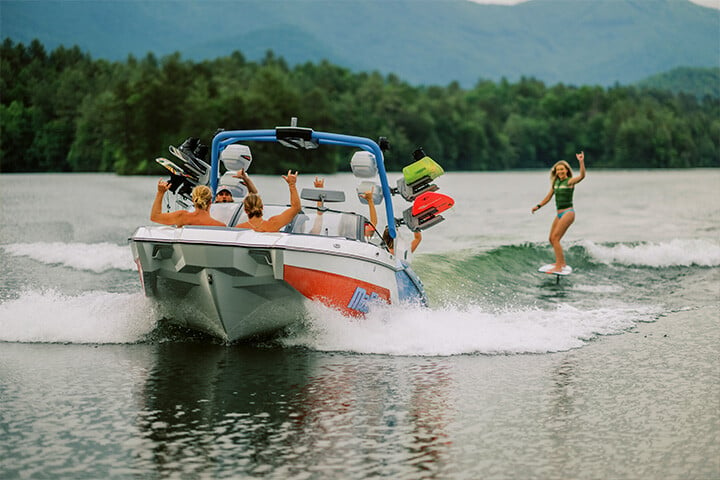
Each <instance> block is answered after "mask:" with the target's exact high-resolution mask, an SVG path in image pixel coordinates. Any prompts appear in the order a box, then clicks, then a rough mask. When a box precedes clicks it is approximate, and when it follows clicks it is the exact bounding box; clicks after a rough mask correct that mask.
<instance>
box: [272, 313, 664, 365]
mask: <svg viewBox="0 0 720 480" xmlns="http://www.w3.org/2000/svg"><path fill="white" fill-rule="evenodd" d="M309 310H310V312H311V314H310V315H309V317H308V318H307V319H306V321H305V324H304V325H303V326H302V328H300V329H297V330H296V331H293V332H291V333H290V334H289V335H288V336H286V337H284V338H282V339H281V340H280V342H281V343H282V344H283V345H285V346H302V347H306V348H310V349H313V350H319V351H342V352H355V353H363V354H385V355H402V356H448V355H461V354H486V355H502V354H524V353H548V352H558V351H566V350H570V349H573V348H579V347H582V346H583V345H585V344H586V343H587V342H588V341H591V340H593V339H594V338H596V337H598V336H600V335H613V334H618V333H621V332H623V331H627V330H630V329H632V328H633V327H634V325H635V324H636V322H639V321H654V319H655V316H656V313H657V312H656V311H654V310H653V309H652V308H650V307H643V306H639V307H633V306H625V307H619V306H615V307H612V308H597V309H592V310H581V309H579V308H576V307H573V306H568V305H561V306H558V307H556V308H554V309H550V310H541V309H537V308H526V309H516V310H508V311H502V312H501V311H496V312H488V311H485V310H484V309H483V308H481V307H478V306H467V307H453V306H446V307H443V308H439V309H427V308H423V307H420V306H408V305H403V306H394V305H376V306H374V308H372V309H371V311H370V313H369V314H368V315H367V316H366V318H364V319H356V318H348V317H345V316H342V315H341V314H340V313H338V312H335V311H333V310H330V309H328V308H326V307H324V306H322V305H319V304H313V305H312V306H311V307H309Z"/></svg>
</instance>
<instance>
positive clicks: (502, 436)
mask: <svg viewBox="0 0 720 480" xmlns="http://www.w3.org/2000/svg"><path fill="white" fill-rule="evenodd" d="M301 173H304V172H301ZM395 177H396V175H391V179H392V178H395ZM253 178H254V180H255V182H256V184H257V185H258V187H259V189H260V191H261V192H262V193H263V194H264V197H265V200H266V202H267V201H270V202H272V201H281V202H283V203H284V202H286V201H287V199H286V195H287V190H286V188H285V186H284V185H285V184H284V182H283V180H282V179H280V178H279V177H271V176H256V177H253ZM313 178H314V174H305V175H301V177H300V181H299V184H300V186H301V187H303V186H311V185H312V179H313ZM156 181H157V178H148V177H117V176H114V175H101V174H81V175H50V174H48V175H45V174H43V175H0V202H1V203H0V205H1V215H2V218H1V219H0V220H1V222H0V229H1V230H0V268H1V273H2V276H1V278H2V280H0V478H3V479H5V478H72V479H86V478H87V479H97V478H105V477H107V478H184V479H186V478H207V479H216V478H263V479H323V478H347V479H364V478H377V477H387V478H393V479H412V480H415V479H478V478H484V479H516V478H517V479H525V478H542V479H571V478H572V479H658V478H662V479H690V478H693V479H717V478H720V328H719V327H720V268H719V267H720V171H718V170H685V171H601V172H598V171H593V170H590V171H589V173H588V177H587V178H586V179H585V180H584V181H583V182H582V183H581V184H580V185H579V186H578V187H577V191H576V194H575V206H576V211H577V218H576V221H575V224H574V225H573V226H572V227H571V228H570V230H569V231H568V234H567V235H566V237H565V239H564V245H565V247H566V252H567V259H568V263H569V264H570V265H572V266H573V267H574V269H575V271H574V273H573V275H571V276H570V277H567V278H563V279H562V280H561V281H560V282H559V283H558V284H556V281H555V278H554V276H548V275H543V274H540V273H537V271H536V270H537V268H538V267H539V266H540V265H541V264H543V263H548V262H550V261H552V260H553V255H552V250H551V248H550V246H549V245H548V243H547V234H548V231H549V228H550V223H551V221H552V215H553V209H552V208H551V206H548V207H546V208H544V209H542V210H540V211H539V212H538V213H536V214H535V215H531V214H530V209H531V207H532V206H533V205H535V204H536V203H537V202H538V201H539V200H540V199H542V198H543V196H544V195H545V193H546V192H547V190H548V189H549V179H548V176H547V172H544V171H543V172H539V171H538V172H510V173H508V172H505V173H502V172H498V173H454V172H453V173H448V174H446V175H445V176H443V177H440V178H439V179H438V180H437V183H438V185H439V186H440V187H441V188H440V191H441V192H443V193H446V194H449V195H451V196H453V197H454V198H455V199H456V201H457V203H456V208H455V209H454V210H453V211H451V213H450V214H449V215H447V220H446V221H445V222H443V223H441V224H440V225H438V226H436V227H433V228H432V229H430V230H428V231H427V232H426V233H425V235H424V240H423V243H422V244H421V245H420V248H419V249H418V251H417V252H416V255H415V258H414V261H413V266H414V268H415V270H416V271H417V273H418V274H419V275H420V277H421V278H422V280H423V282H424V284H425V287H426V289H427V292H428V296H429V299H430V302H431V308H430V309H421V308H409V307H400V306H390V307H385V308H379V307H378V308H375V309H373V310H372V311H371V312H370V314H369V315H368V317H367V318H366V319H364V320H358V319H348V318H345V317H342V316H340V315H339V314H337V313H335V312H333V311H331V310H328V309H326V308H324V307H321V306H318V305H312V304H311V305H309V312H310V313H309V315H308V316H307V318H306V319H305V321H304V323H303V324H302V325H298V326H297V327H296V328H294V329H293V330H292V331H291V332H288V333H287V334H286V335H285V336H283V337H282V338H280V339H278V340H277V341H273V342H266V343H262V344H235V345H223V344H219V343H218V342H216V341H214V340H213V339H211V338H208V337H205V336H203V335H199V334H193V333H191V332H187V331H180V330H178V329H176V328H169V327H168V326H167V325H165V323H164V322H162V321H161V318H159V315H158V313H157V312H156V311H155V309H154V306H153V304H152V303H151V302H150V301H149V300H148V299H147V298H145V297H144V295H143V294H142V292H141V288H140V282H139V279H138V275H137V272H136V271H135V266H134V263H133V260H132V257H131V254H130V248H129V246H128V244H127V238H128V236H129V235H130V234H131V233H132V232H133V231H134V229H135V227H136V226H138V225H141V224H147V223H149V222H148V220H147V219H148V216H149V211H150V205H151V203H152V200H153V198H154V191H155V183H156ZM354 182H355V180H354V179H353V178H352V176H350V175H347V174H337V175H332V176H329V177H328V178H327V180H326V185H327V186H328V188H333V187H335V186H342V185H352V184H353V183H354ZM397 200H399V201H397ZM353 201H354V199H353ZM396 201H397V203H399V204H402V203H404V202H402V200H401V199H396ZM351 206H352V205H351ZM402 207H404V205H398V206H397V209H398V211H400V209H401V208H402ZM353 208H357V209H358V210H359V211H361V210H360V209H361V206H360V205H359V203H358V204H357V205H355V206H353Z"/></svg>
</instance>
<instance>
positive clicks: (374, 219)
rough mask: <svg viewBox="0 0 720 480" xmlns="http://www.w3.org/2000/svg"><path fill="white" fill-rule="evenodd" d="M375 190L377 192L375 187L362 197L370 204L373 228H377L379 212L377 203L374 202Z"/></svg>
mask: <svg viewBox="0 0 720 480" xmlns="http://www.w3.org/2000/svg"><path fill="white" fill-rule="evenodd" d="M373 190H375V187H373V188H372V189H371V190H368V191H367V192H365V193H363V194H362V196H363V198H364V199H365V200H367V202H368V210H369V211H370V223H372V224H373V227H375V228H377V210H375V202H374V201H373Z"/></svg>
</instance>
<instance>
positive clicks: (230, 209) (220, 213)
mask: <svg viewBox="0 0 720 480" xmlns="http://www.w3.org/2000/svg"><path fill="white" fill-rule="evenodd" d="M241 206H242V203H213V204H212V205H210V216H211V217H213V218H214V219H216V220H220V221H221V222H223V223H224V224H225V225H228V222H230V220H232V218H233V216H234V215H235V213H236V212H237V211H238V209H239V208H240V207H241ZM229 226H232V225H229Z"/></svg>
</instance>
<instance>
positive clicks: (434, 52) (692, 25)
mask: <svg viewBox="0 0 720 480" xmlns="http://www.w3.org/2000/svg"><path fill="white" fill-rule="evenodd" d="M0 36H1V37H2V38H3V39H4V38H9V39H11V40H13V41H14V42H18V43H25V44H27V43H30V42H31V41H32V40H33V39H38V40H40V42H42V43H43V45H45V47H46V48H47V49H48V50H52V49H54V48H56V47H58V46H60V45H64V46H65V47H71V46H74V45H77V46H79V47H80V48H81V49H82V50H83V51H86V52H88V53H89V54H90V55H91V56H92V57H93V58H105V59H108V60H125V59H127V57H128V55H133V56H135V57H143V56H145V55H146V54H147V53H149V52H152V53H153V54H154V55H156V56H158V57H162V56H164V55H167V54H170V53H173V52H180V53H181V55H182V56H183V58H187V59H192V60H196V61H198V60H203V59H212V58H217V57H221V56H226V55H229V54H231V53H232V52H233V51H240V52H241V53H242V54H243V56H244V57H245V58H246V59H248V60H253V61H256V60H261V59H262V58H263V57H264V56H265V55H266V54H267V52H268V50H272V51H273V52H274V55H275V56H276V57H282V58H284V59H285V61H286V62H287V63H288V64H289V65H295V64H299V63H304V62H319V61H322V60H328V61H329V62H331V63H333V64H337V65H340V66H343V67H346V68H349V69H351V70H352V71H356V72H357V71H379V72H381V73H383V74H390V73H394V74H396V75H397V76H398V77H400V78H401V79H402V80H405V81H408V82H410V83H411V84H416V85H423V84H424V85H447V84H449V83H451V82H453V81H456V82H458V83H459V84H460V85H461V86H463V87H471V86H473V85H474V84H475V83H476V82H477V81H479V80H493V81H498V80H500V79H502V78H506V79H508V80H509V81H515V80H517V79H519V78H520V77H522V76H525V77H534V78H537V79H539V80H542V81H544V82H546V83H548V84H555V83H564V84H569V85H603V86H611V85H613V84H616V83H619V84H631V83H635V82H637V81H639V80H642V79H644V78H646V77H649V76H652V75H656V74H658V73H661V72H665V71H668V70H671V69H674V68H677V67H718V66H720V10H716V9H711V8H706V7H702V6H699V5H696V4H693V3H691V2H689V1H687V0H530V1H527V2H524V3H520V4H516V5H512V6H504V5H488V4H478V3H474V2H470V1H468V0H239V1H228V0H205V1H191V0H182V1H178V0H151V1H143V0H123V1H120V0H106V1H93V0H89V1H86V0H77V1H48V0H37V1H24V0H23V1H17V0H0Z"/></svg>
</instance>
